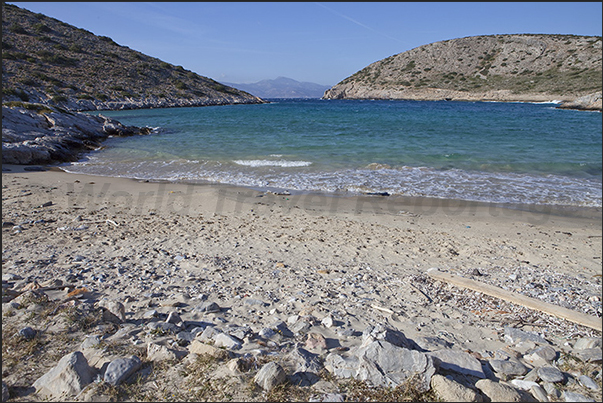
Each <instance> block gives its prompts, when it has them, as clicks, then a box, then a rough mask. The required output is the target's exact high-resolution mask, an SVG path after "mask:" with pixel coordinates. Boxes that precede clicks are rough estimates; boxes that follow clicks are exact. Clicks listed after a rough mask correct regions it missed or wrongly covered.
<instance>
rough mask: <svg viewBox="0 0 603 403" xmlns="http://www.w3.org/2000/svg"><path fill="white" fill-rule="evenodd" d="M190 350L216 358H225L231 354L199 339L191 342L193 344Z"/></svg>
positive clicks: (189, 347)
mask: <svg viewBox="0 0 603 403" xmlns="http://www.w3.org/2000/svg"><path fill="white" fill-rule="evenodd" d="M188 351H190V352H191V353H194V354H197V355H204V354H208V355H211V356H213V357H216V358H225V357H227V356H229V353H228V351H226V350H223V349H221V348H217V347H214V346H212V345H209V344H206V343H203V342H201V341H199V340H198V339H195V340H193V341H192V342H191V344H190V345H189V346H188Z"/></svg>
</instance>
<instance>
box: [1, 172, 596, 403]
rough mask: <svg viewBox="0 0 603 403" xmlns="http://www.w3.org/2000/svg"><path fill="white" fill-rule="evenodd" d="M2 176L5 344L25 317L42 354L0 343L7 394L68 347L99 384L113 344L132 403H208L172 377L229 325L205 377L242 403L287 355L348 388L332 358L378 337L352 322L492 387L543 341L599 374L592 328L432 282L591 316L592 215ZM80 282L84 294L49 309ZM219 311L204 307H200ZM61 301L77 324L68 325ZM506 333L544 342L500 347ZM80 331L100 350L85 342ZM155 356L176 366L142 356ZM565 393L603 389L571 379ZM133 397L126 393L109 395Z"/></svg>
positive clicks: (19, 391) (26, 388) (90, 390)
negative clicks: (474, 286) (258, 378)
mask: <svg viewBox="0 0 603 403" xmlns="http://www.w3.org/2000/svg"><path fill="white" fill-rule="evenodd" d="M6 168H9V169H10V168H13V169H14V170H11V171H5V170H4V169H6ZM26 168H27V169H26ZM2 185H3V190H2V199H3V200H2V218H3V230H2V247H3V256H2V258H3V261H2V275H3V302H4V303H3V342H4V340H6V341H7V342H12V340H18V339H15V337H16V336H13V335H14V334H15V333H16V332H18V331H19V329H21V328H23V326H30V327H31V328H33V329H34V330H35V331H36V332H37V333H36V334H37V335H38V336H36V339H34V340H39V341H40V342H41V344H40V347H39V349H40V350H41V351H40V353H39V354H34V355H31V356H28V358H27V359H24V358H23V356H22V355H19V352H20V350H19V349H18V348H15V349H11V350H10V351H8V350H7V354H3V372H4V374H3V382H4V383H6V385H7V387H8V389H9V390H10V393H11V396H13V397H16V396H18V397H19V399H20V400H19V401H23V399H25V401H29V400H31V401H34V400H37V398H40V396H38V395H35V394H32V393H33V392H32V389H33V388H32V387H31V385H32V384H34V382H35V381H36V380H37V379H39V378H40V377H41V376H42V375H44V374H45V373H48V371H50V370H51V369H52V368H53V367H54V366H55V365H57V362H58V361H59V359H60V358H61V357H63V356H65V354H69V353H72V352H74V351H81V352H82V354H83V355H84V356H85V357H86V359H87V361H88V363H89V365H91V366H93V367H94V368H95V369H94V371H96V373H100V374H101V375H102V374H103V371H108V370H107V366H106V365H105V364H107V363H109V362H111V361H113V360H115V359H118V358H125V357H126V353H125V351H129V352H130V353H128V354H133V355H135V356H138V357H140V359H141V360H142V361H143V364H142V365H143V369H142V370H141V371H140V373H141V376H142V378H141V380H140V383H139V384H137V385H139V386H137V388H140V389H135V390H134V391H132V389H130V392H127V390H128V389H119V390H120V391H121V392H120V393H122V392H123V393H126V396H127V393H136V390H141V391H143V392H144V393H146V394H145V395H144V396H145V397H144V398H141V397H140V395H138V396H139V397H138V398H134V399H133V400H141V401H156V400H159V401H161V400H165V399H166V397H167V396H168V395H169V393H170V392H173V391H179V392H181V393H182V395H181V398H176V400H178V401H190V400H211V398H208V397H204V398H203V399H200V398H199V397H195V395H194V392H192V391H191V390H187V389H186V385H187V384H186V382H188V381H189V380H190V379H188V378H186V379H183V377H182V375H181V374H182V373H183V371H184V372H186V371H191V369H190V368H194V363H195V362H196V361H195V360H196V357H198V355H202V354H203V352H211V351H214V350H216V347H213V346H214V343H215V346H218V344H217V340H218V338H217V335H218V334H224V336H226V334H232V335H233V336H232V338H231V339H229V340H231V341H232V342H233V343H234V344H230V345H228V346H225V348H224V351H226V353H227V354H226V355H227V356H228V358H230V361H228V360H225V359H224V358H221V359H218V358H216V361H215V362H214V364H213V366H212V367H211V370H210V369H209V368H208V371H209V372H207V375H206V377H207V379H211V380H212V381H213V380H215V379H227V380H228V382H235V383H234V384H232V386H230V388H229V389H227V393H232V394H233V395H234V399H233V400H238V401H249V400H250V396H249V395H245V393H247V392H246V391H247V389H245V388H244V386H243V385H244V383H242V384H239V383H236V380H237V379H238V380H239V381H241V382H242V381H245V382H249V381H250V379H251V377H252V376H254V375H255V374H256V373H257V371H258V369H259V367H260V366H261V365H263V364H264V363H265V362H266V361H262V360H268V361H270V360H276V361H278V362H280V363H282V364H283V366H284V368H286V371H287V374H288V375H287V376H289V377H293V378H291V379H297V378H294V372H295V365H296V364H291V363H290V361H288V360H290V359H291V358H290V357H291V354H293V353H292V351H301V350H298V349H297V348H298V347H303V348H305V349H307V351H309V352H310V353H308V354H311V355H312V357H314V359H315V360H317V362H319V363H320V365H321V366H322V365H324V368H325V371H327V372H329V371H330V372H331V373H332V375H331V377H330V378H325V379H323V378H320V380H319V381H316V379H319V375H316V378H313V379H314V381H312V382H315V383H312V382H310V383H309V384H305V385H304V386H303V387H302V386H300V388H302V389H303V390H306V391H307V393H313V394H317V395H318V396H322V394H324V393H346V392H345V391H344V390H345V389H342V386H338V385H341V383H338V382H344V381H348V380H349V379H345V378H342V377H341V376H342V375H341V374H342V372H338V370H337V369H333V367H329V365H331V364H329V363H330V362H332V361H329V360H330V359H332V358H333V357H338V356H344V357H352V358H353V357H355V356H354V354H356V352H358V351H362V350H361V348H362V347H361V346H362V345H363V344H364V343H368V342H371V340H373V339H370V338H369V339H366V338H365V337H364V336H363V333H364V332H365V331H367V329H368V332H369V333H370V332H371V329H378V328H381V329H382V328H383V327H385V328H387V329H390V330H388V332H390V333H384V334H390V335H392V334H398V335H399V334H402V336H392V337H401V338H403V339H404V340H406V339H408V340H409V343H410V341H412V343H414V344H412V346H415V347H410V345H405V348H412V350H411V351H412V353H413V354H415V355H417V354H438V353H440V354H444V356H443V357H453V356H455V355H459V354H463V357H465V358H463V360H467V359H471V360H475V361H472V364H471V365H474V364H475V365H477V366H478V368H488V371H489V372H488V371H486V373H485V375H484V376H486V377H487V378H488V380H489V381H492V382H496V383H501V384H502V383H504V379H507V380H508V378H507V375H502V374H499V373H494V372H493V371H492V370H490V369H489V368H491V367H490V366H489V364H488V362H493V361H495V360H496V359H505V357H507V358H508V357H509V356H513V357H524V358H521V362H523V363H524V364H522V365H525V366H526V368H527V367H529V368H538V367H540V366H542V365H543V364H542V363H534V362H533V361H529V359H528V358H527V357H531V356H532V355H533V354H532V353H533V351H534V350H535V349H536V348H537V347H539V346H542V345H546V346H549V347H550V348H552V349H554V351H555V352H556V354H557V355H556V356H557V357H560V360H561V359H562V358H563V359H565V360H566V361H564V362H565V364H563V365H567V363H568V361H567V358H564V357H569V355H571V354H573V355H575V356H580V357H582V358H583V359H584V362H583V363H581V364H580V365H579V366H577V367H576V368H577V369H571V370H570V369H567V371H568V372H567V374H568V375H566V376H568V377H570V376H571V377H574V378H576V377H577V375H576V376H574V375H571V374H570V373H572V374H573V373H578V374H580V373H583V374H585V375H589V374H591V373H592V371H593V368H594V369H596V368H599V369H600V358H599V361H598V362H597V361H594V362H588V361H587V359H588V360H590V359H591V358H590V357H591V356H584V355H582V354H586V351H587V350H584V351H585V352H583V351H582V350H578V349H577V347H579V346H580V345H583V344H584V343H585V342H589V343H596V340H599V342H600V339H601V332H600V330H597V329H594V328H590V327H586V326H583V325H580V324H576V323H573V322H571V321H568V320H565V319H562V318H558V317H555V316H554V315H550V314H544V313H541V312H538V311H535V310H533V309H529V308H527V307H525V306H522V305H518V304H514V303H511V302H507V301H503V300H500V299H497V298H495V297H492V296H488V295H485V294H480V293H479V292H477V291H472V290H469V289H466V288H465V289H464V288H462V287H455V286H452V285H450V284H446V283H445V282H442V281H438V280H435V279H433V278H431V276H430V274H429V272H430V270H431V269H433V268H436V269H438V270H439V271H442V272H444V273H449V274H453V275H455V276H458V277H462V278H466V279H473V280H474V281H477V282H478V283H483V284H487V285H488V286H492V287H496V288H498V289H504V290H507V291H508V292H512V293H515V294H519V295H524V296H528V297H530V298H533V299H537V300H539V301H543V302H544V303H548V304H553V305H556V306H559V307H561V308H565V309H571V310H575V311H577V312H581V313H584V314H586V315H589V316H592V317H595V318H597V317H598V318H599V319H600V318H601V316H600V315H601V298H600V295H601V281H602V280H601V274H602V273H601V257H602V256H601V255H602V252H601V231H602V222H601V219H600V214H601V212H600V210H598V211H590V212H589V213H588V214H586V212H585V211H581V212H580V213H579V214H575V213H574V212H571V211H570V212H568V214H562V215H559V214H553V213H551V212H542V211H529V210H527V209H526V210H519V209H508V208H503V207H500V206H496V205H492V206H488V205H484V204H483V203H464V202H461V201H458V200H457V201H455V200H450V201H442V200H439V199H424V198H396V197H391V196H388V197H383V196H352V197H341V196H333V195H325V194H312V193H303V194H290V195H288V194H276V193H270V192H263V191H261V190H257V189H250V188H243V187H236V186H231V185H223V184H207V185H199V184H196V185H192V184H183V183H171V182H170V183H159V182H145V181H138V180H133V179H126V178H112V177H101V176H91V175H85V174H72V173H67V172H64V171H62V170H60V168H58V167H56V166H47V167H44V166H7V165H3V172H2ZM536 285H538V286H536ZM27 290H30V291H27ZM31 290H33V291H31ZM76 290H86V291H85V292H84V293H83V294H81V295H80V296H78V297H77V298H76V299H74V300H71V301H67V302H65V303H64V305H60V304H61V303H63V301H65V298H68V297H69V295H70V293H69V292H71V291H76ZM34 292H38V293H42V294H43V295H46V296H47V298H48V302H46V303H45V304H46V305H48V304H50V306H51V307H53V306H55V305H56V306H57V307H61V306H63V308H62V309H63V310H60V309H58V308H56V309H54V310H53V314H52V315H50V316H48V314H44V311H43V309H45V308H44V306H45V305H38V304H30V305H28V306H27V305H25V303H24V302H23V298H21V297H16V298H14V295H19V294H21V293H23V295H24V296H25V295H29V296H30V298H31V296H32V295H33V296H35V295H38V294H32V293H34ZM11 295H13V298H14V299H12V300H11V299H10V298H8V299H9V300H8V301H5V297H10V296H11ZM71 295H73V294H71ZM19 303H23V304H24V305H25V306H27V307H25V308H23V307H22V306H21V305H19ZM212 303H213V304H216V306H217V308H214V310H212V311H208V310H207V309H206V308H205V307H207V306H209V305H207V304H212ZM53 304H54V305H53ZM111 304H113V305H111ZM101 307H102V309H101ZM114 307H121V308H119V309H118V310H115V309H114ZM46 309H47V308H46ZM65 309H72V310H75V312H77V313H78V315H80V316H79V317H80V318H81V320H80V321H75V322H74V321H73V320H72V321H69V320H65V319H61V318H62V315H64V313H63V312H64V310H65ZM99 310H100V311H99ZM32 312H37V314H36V315H35V316H32ZM57 312H58V313H57ZM68 312H70V311H67V313H68ZM86 312H88V313H86ZM94 312H99V313H98V315H100V313H102V315H101V316H102V317H101V316H99V318H100V319H95V318H96V317H95V316H94ZM54 313H56V315H55V314H54ZM112 315H113V316H112ZM115 315H117V316H115ZM174 318H176V319H174ZM45 321H46V322H45ZM87 321H89V322H87ZM78 323H88V325H87V327H82V328H79V327H78V325H77V324H78ZM160 326H161V328H162V329H163V328H164V327H165V329H166V330H165V331H159V330H160ZM168 328H169V329H171V330H168ZM514 330H515V331H519V330H521V331H523V332H526V334H530V335H532V336H530V337H538V338H539V339H538V340H545V341H543V342H538V343H536V342H534V341H530V340H520V339H512V340H509V332H512V331H514ZM212 331H213V332H214V333H213V335H214V336H215V338H211V337H214V336H211V335H212ZM5 332H6V333H5ZM391 332H394V333H391ZM395 332H397V333H395ZM311 335H316V336H312V337H311ZM183 337H188V338H189V339H183ZM313 337H314V338H316V337H317V338H318V339H316V340H323V341H322V343H323V344H319V345H316V344H313V343H314V342H313V341H312V340H315V339H313ZM371 337H372V336H371ZM379 337H390V336H383V335H382V336H378V335H377V334H375V336H374V339H378V338H379ZM93 338H96V339H97V340H98V341H99V342H101V341H102V343H103V346H104V347H103V348H102V349H101V348H96V347H94V346H92V347H90V344H89V343H88V342H89V341H92V339H93ZM367 340H368V341H367ZM398 340H400V339H398ZM584 340H586V341H584ZM20 343H22V341H21V342H20ZM373 343H376V341H374V342H373ZM379 343H383V341H380V342H379ZM580 343H582V344H580ZM595 345H596V344H595ZM599 345H600V344H599ZM296 346H297V347H296ZM392 348H393V347H392ZM396 348H402V347H396ZM153 349H158V350H161V351H162V355H158V354H157V352H153V351H154V350H153ZM212 349H213V350H212ZM417 349H418V350H417ZM591 350H592V349H591ZM595 350H596V349H595ZM598 351H599V357H600V347H599V349H598ZM503 352H504V353H503ZM595 353H596V352H595ZM504 354H507V356H505V355H504ZM530 354H532V355H530ZM328 357H331V358H328ZM440 357H442V356H441V355H440ZM585 357H589V358H585ZM346 359H347V358H346ZM459 359H460V358H459ZM5 360H6V361H5ZM169 360H171V361H169ZM237 360H239V361H237ZM240 360H252V361H251V362H253V363H256V364H257V366H256V368H255V369H239V370H237V371H239V372H236V371H235V369H233V368H234V367H233V365H234V364H233V362H240ZM253 360H256V361H253ZM595 360H596V354H595ZM161 362H164V363H165V362H170V365H169V366H167V367H166V366H162V365H157V366H153V365H154V364H161ZM350 362H351V361H350ZM560 362H561V361H559V363H557V364H555V365H561V364H560ZM465 363H466V361H463V364H461V365H465ZM530 363H531V364H530ZM572 363H573V361H572ZM103 365H104V366H103ZM289 365H293V367H290V366H289ZM317 365H318V364H317ZM333 365H334V364H333ZM572 365H574V364H572ZM576 365H577V364H576ZM597 366H598V367H597ZM168 367H169V368H170V369H166V368H168ZM329 368H330V369H329ZM463 368H464V367H463ZM473 368H475V367H473ZM172 369H173V371H172ZM434 370H435V369H434ZM145 371H146V372H145ZM304 371H305V370H304ZM316 371H318V370H316ZM467 371H469V369H467ZM333 374H335V375H334V376H333ZM429 374H430V372H427V373H425V374H423V376H427V377H428V378H429V376H431V375H429ZM446 374H448V375H449V376H452V378H454V379H455V382H457V383H458V384H459V385H460V384H462V385H465V386H463V387H465V388H467V389H470V390H473V391H477V390H478V389H476V387H475V385H474V384H475V381H476V378H472V377H468V376H467V375H463V374H462V372H461V373H460V374H459V373H455V372H454V371H453V372H446V370H442V369H439V370H438V375H434V377H436V376H440V375H446ZM224 377H225V378H224ZM512 377H516V376H515V375H513V376H512ZM452 378H451V379H452ZM520 378H521V377H520ZM574 378H572V379H574ZM197 381H198V379H197V378H195V379H194V380H191V382H197ZM292 382H296V381H292ZM596 382H598V383H599V385H600V378H598V379H597V380H596ZM90 385H91V386H87V387H86V389H85V391H83V392H82V395H81V396H78V398H77V399H76V400H78V401H93V400H94V401H98V400H102V399H105V397H106V396H107V393H108V392H107V391H106V390H104V389H102V385H103V383H102V382H101V383H95V382H92V383H91V384H90ZM157 385H160V388H164V389H161V390H163V391H165V393H167V394H166V395H161V393H163V392H161V391H160V390H159V389H158V386H157ZM505 385H507V386H508V385H511V384H510V383H508V382H507V383H505ZM508 387H511V386H508ZM124 388H126V386H124ZM289 388H291V386H289ZM304 388H305V389H304ZM432 388H433V389H436V387H435V386H434V384H432ZM563 388H564V390H567V391H568V392H569V391H574V392H577V393H581V394H582V395H584V396H586V395H588V396H592V397H593V398H594V399H600V396H601V391H600V389H599V390H598V391H590V390H585V389H584V388H581V387H580V385H579V384H578V383H577V381H575V382H573V383H571V384H570V383H568V384H567V385H564V386H563ZM302 389H299V390H302ZM288 390H292V389H288ZM295 390H298V389H295ZM124 391H126V392H124ZM342 391H343V392H342ZM440 391H441V390H440ZM143 392H139V393H143ZM291 393H293V392H291ZM484 393H485V394H487V393H486V392H484ZM526 393H528V392H526ZM57 396H58V395H57ZM170 396H171V400H174V397H173V395H170ZM253 396H256V397H255V398H254V399H259V400H265V398H264V399H263V398H262V397H261V395H257V394H256V395H253ZM308 396H309V395H308ZM126 400H127V401H131V400H132V395H130V397H129V398H128V397H126V398H122V399H118V400H117V401H126ZM298 400H299V399H298ZM301 400H307V398H305V399H301ZM443 400H445V401H456V399H455V398H448V399H447V398H444V399H443ZM523 401H529V399H528V400H523ZM597 401H598V400H597Z"/></svg>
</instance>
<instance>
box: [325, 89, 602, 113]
mask: <svg viewBox="0 0 603 403" xmlns="http://www.w3.org/2000/svg"><path fill="white" fill-rule="evenodd" d="M601 94H602V93H601V91H599V92H594V93H592V94H588V95H584V96H581V97H571V96H562V95H551V94H514V93H513V92H512V91H509V90H491V91H486V92H471V93H470V92H465V91H455V90H447V89H439V88H421V89H417V88H404V89H401V90H400V89H381V88H373V87H368V86H363V85H359V84H356V83H346V84H340V85H337V86H335V87H333V88H331V89H328V90H327V91H325V94H324V96H323V99H385V100H394V99H397V100H413V101H443V100H446V101H466V102H543V103H544V102H558V106H557V108H559V109H574V110H583V111H598V112H601V111H602V110H603V105H602V102H601Z"/></svg>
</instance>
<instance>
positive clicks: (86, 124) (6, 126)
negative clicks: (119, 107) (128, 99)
mask: <svg viewBox="0 0 603 403" xmlns="http://www.w3.org/2000/svg"><path fill="white" fill-rule="evenodd" d="M11 105H12V106H11ZM151 132H152V129H151V128H149V127H135V126H126V125H123V124H121V123H120V122H118V121H116V120H114V119H110V118H108V117H105V116H102V115H99V116H93V115H90V114H86V113H82V112H68V111H64V110H59V109H57V108H55V107H50V106H47V105H43V104H32V103H22V102H14V103H8V104H6V105H2V163H3V164H15V165H35V164H56V163H62V162H73V161H77V160H78V158H79V157H80V156H81V155H82V154H83V153H85V152H90V151H92V150H94V149H97V148H99V147H101V146H102V141H103V140H105V139H107V138H108V137H110V136H134V135H146V134H149V133H151Z"/></svg>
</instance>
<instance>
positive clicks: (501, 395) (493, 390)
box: [475, 379, 521, 402]
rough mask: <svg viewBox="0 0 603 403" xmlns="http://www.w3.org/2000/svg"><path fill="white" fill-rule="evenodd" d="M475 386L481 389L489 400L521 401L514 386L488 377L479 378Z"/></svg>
mask: <svg viewBox="0 0 603 403" xmlns="http://www.w3.org/2000/svg"><path fill="white" fill-rule="evenodd" d="M475 387H476V388H478V389H479V390H481V391H482V393H483V394H484V395H486V396H487V397H488V398H489V399H490V401H491V402H521V395H520V394H519V392H518V391H517V390H515V388H512V387H511V386H507V385H503V384H502V383H499V382H494V381H491V380H490V379H480V380H479V381H477V382H476V383H475Z"/></svg>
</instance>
